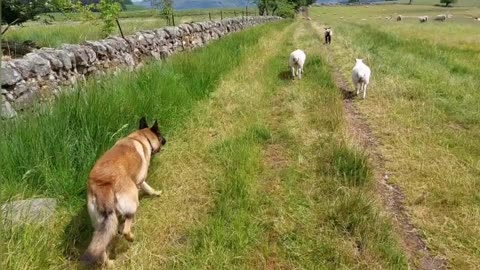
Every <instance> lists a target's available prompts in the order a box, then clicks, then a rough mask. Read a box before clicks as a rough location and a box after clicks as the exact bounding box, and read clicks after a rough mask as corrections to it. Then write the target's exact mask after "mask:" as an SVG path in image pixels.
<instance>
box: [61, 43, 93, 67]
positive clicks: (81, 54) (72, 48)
mask: <svg viewBox="0 0 480 270" xmlns="http://www.w3.org/2000/svg"><path fill="white" fill-rule="evenodd" d="M62 49H64V50H67V51H68V52H70V53H72V54H73V55H74V56H75V62H76V64H77V65H80V66H88V63H89V56H88V54H87V53H86V52H85V49H84V48H83V47H82V46H80V45H63V46H62Z"/></svg>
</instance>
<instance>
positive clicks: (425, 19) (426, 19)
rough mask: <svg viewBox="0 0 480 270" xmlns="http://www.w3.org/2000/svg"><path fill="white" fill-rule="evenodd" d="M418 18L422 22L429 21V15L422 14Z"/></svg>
mask: <svg viewBox="0 0 480 270" xmlns="http://www.w3.org/2000/svg"><path fill="white" fill-rule="evenodd" d="M418 20H419V21H420V22H421V23H424V22H427V21H428V16H420V17H418Z"/></svg>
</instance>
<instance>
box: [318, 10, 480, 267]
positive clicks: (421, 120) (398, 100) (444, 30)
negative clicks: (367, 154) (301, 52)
mask: <svg viewBox="0 0 480 270" xmlns="http://www.w3.org/2000/svg"><path fill="white" fill-rule="evenodd" d="M441 9H442V8H438V7H425V6H422V7H419V6H418V7H417V6H411V7H408V10H407V8H406V7H405V6H387V7H370V8H369V9H368V10H367V9H364V10H363V11H364V12H363V14H361V15H359V14H358V9H355V8H343V9H340V8H332V9H316V10H315V11H314V12H312V13H313V14H315V15H314V17H316V16H319V17H317V18H318V19H319V20H321V21H322V22H328V24H330V25H332V26H333V27H334V29H336V40H335V41H334V43H333V47H332V49H331V50H330V53H331V54H332V56H333V59H335V65H337V66H338V67H339V68H340V69H341V71H342V72H343V73H344V75H345V76H346V77H347V78H348V77H349V76H350V72H351V67H352V65H353V62H352V59H353V58H355V57H362V58H365V59H366V62H367V63H368V64H369V65H370V66H371V68H372V73H373V79H372V84H371V87H370V93H371V94H370V97H369V98H367V99H366V100H365V101H362V102H358V103H357V105H358V107H359V108H360V110H361V111H362V113H364V114H365V115H366V117H367V118H368V120H369V122H370V123H371V126H372V127H373V129H374V133H375V135H376V136H377V138H378V139H379V140H380V144H381V145H382V151H383V153H384V155H385V156H386V158H387V162H386V167H387V168H386V170H387V171H389V172H391V174H392V177H391V181H393V182H394V183H395V184H397V185H398V186H399V187H400V188H401V190H403V192H404V193H405V195H406V205H407V209H408V210H409V211H410V213H411V215H412V220H413V222H414V223H415V225H416V226H417V227H418V229H419V230H420V231H421V232H422V234H423V235H424V237H425V239H426V241H427V244H428V246H429V247H430V248H431V249H432V250H433V253H434V254H435V253H436V254H439V255H440V256H444V257H446V259H447V260H448V263H449V265H450V266H451V267H452V268H454V269H473V268H475V267H476V266H477V265H478V264H479V263H480V262H479V260H478V258H480V253H479V250H478V246H479V245H480V243H479V241H478V239H479V237H478V236H479V233H480V232H479V231H478V230H477V229H476V227H477V226H476V224H478V223H479V222H480V215H479V214H478V211H477V210H476V209H477V208H478V205H479V200H478V195H477V193H478V192H476V190H477V189H478V181H477V180H475V179H478V177H479V175H480V171H479V168H478V161H479V160H480V156H479V153H480V149H479V145H478V140H477V139H476V136H477V134H478V132H479V129H478V127H479V125H478V124H479V123H480V118H479V115H480V108H479V106H478V103H479V102H480V95H479V94H478V91H476V89H478V87H480V80H479V77H478V74H479V72H480V69H479V68H478V65H476V64H475V63H476V59H479V50H478V48H479V47H478V44H479V42H480V41H479V40H478V36H480V35H479V34H480V31H479V28H478V25H477V24H476V22H473V20H471V19H466V18H462V16H463V15H466V14H473V13H478V8H469V9H465V8H451V9H448V11H449V12H450V13H451V14H453V15H454V17H453V19H451V20H448V21H447V22H446V23H436V22H428V23H427V24H419V23H418V21H417V20H416V19H407V20H406V21H402V22H395V21H386V20H382V19H377V18H376V16H379V15H382V16H385V15H391V14H395V13H397V12H398V13H397V14H405V11H408V12H409V13H408V14H411V15H412V16H416V15H420V14H437V13H439V10H441ZM333 13H335V14H336V16H337V18H335V17H334V16H332V14H333ZM340 16H343V17H344V18H345V19H343V20H341V19H339V18H338V17H340ZM360 16H362V17H364V18H367V20H365V21H360V20H358V19H357V18H359V17H360ZM320 18H321V19H320ZM447 224H448V225H447Z"/></svg>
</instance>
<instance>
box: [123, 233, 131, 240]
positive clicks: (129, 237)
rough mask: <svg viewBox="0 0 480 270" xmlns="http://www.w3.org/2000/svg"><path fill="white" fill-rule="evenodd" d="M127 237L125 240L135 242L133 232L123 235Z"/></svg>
mask: <svg viewBox="0 0 480 270" xmlns="http://www.w3.org/2000/svg"><path fill="white" fill-rule="evenodd" d="M123 236H124V237H125V239H126V240H127V241H129V242H133V240H134V237H133V233H132V232H129V233H126V234H124V235H123Z"/></svg>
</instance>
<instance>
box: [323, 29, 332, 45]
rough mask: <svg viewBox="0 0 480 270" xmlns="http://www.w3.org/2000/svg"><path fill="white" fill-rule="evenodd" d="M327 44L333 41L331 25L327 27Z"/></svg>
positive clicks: (325, 34)
mask: <svg viewBox="0 0 480 270" xmlns="http://www.w3.org/2000/svg"><path fill="white" fill-rule="evenodd" d="M324 29H325V33H324V36H325V44H330V43H331V42H332V37H333V30H332V28H331V27H325V28H324Z"/></svg>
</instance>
